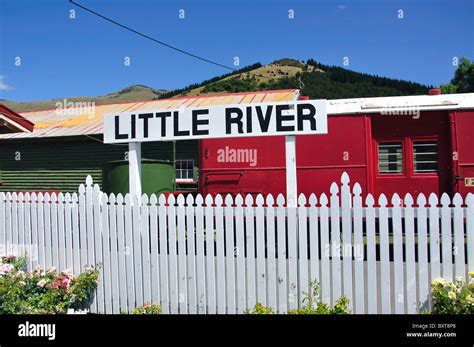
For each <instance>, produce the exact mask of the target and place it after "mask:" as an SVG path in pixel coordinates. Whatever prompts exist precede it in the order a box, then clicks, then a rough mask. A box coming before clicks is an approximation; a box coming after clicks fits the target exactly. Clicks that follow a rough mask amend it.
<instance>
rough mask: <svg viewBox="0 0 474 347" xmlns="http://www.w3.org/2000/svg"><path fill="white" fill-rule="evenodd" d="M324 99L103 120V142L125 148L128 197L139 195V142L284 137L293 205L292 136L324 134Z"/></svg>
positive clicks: (289, 200)
mask: <svg viewBox="0 0 474 347" xmlns="http://www.w3.org/2000/svg"><path fill="white" fill-rule="evenodd" d="M327 132H328V129H327V111H326V100H298V101H288V102H266V103H253V104H235V105H226V106H210V107H197V108H178V109H152V110H140V111H135V112H122V113H117V114H109V115H106V116H105V117H104V143H128V144H129V154H128V157H129V173H130V174H129V181H130V194H136V195H139V196H140V195H141V193H142V190H141V142H151V141H176V140H189V139H213V138H227V137H258V136H285V158H286V185H287V187H286V198H287V205H288V206H293V207H294V206H296V205H297V200H298V197H297V193H298V191H297V180H296V135H314V134H327Z"/></svg>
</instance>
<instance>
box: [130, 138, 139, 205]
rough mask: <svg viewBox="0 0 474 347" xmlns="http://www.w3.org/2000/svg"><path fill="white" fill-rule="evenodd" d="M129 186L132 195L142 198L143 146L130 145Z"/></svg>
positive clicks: (137, 143)
mask: <svg viewBox="0 0 474 347" xmlns="http://www.w3.org/2000/svg"><path fill="white" fill-rule="evenodd" d="M128 184H129V188H130V189H129V191H130V195H132V196H133V195H137V196H138V197H139V198H140V197H141V196H142V144H141V143H140V142H130V143H129V144H128Z"/></svg>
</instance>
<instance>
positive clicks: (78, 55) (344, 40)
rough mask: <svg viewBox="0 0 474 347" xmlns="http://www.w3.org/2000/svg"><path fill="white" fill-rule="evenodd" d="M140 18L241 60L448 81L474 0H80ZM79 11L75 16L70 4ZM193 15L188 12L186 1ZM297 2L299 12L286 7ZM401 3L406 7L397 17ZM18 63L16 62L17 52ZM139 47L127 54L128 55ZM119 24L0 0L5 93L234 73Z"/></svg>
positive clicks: (161, 83)
mask: <svg viewBox="0 0 474 347" xmlns="http://www.w3.org/2000/svg"><path fill="white" fill-rule="evenodd" d="M77 2H78V3H80V4H82V5H84V6H87V7H90V8H91V9H93V10H95V11H97V12H100V13H102V14H104V15H106V16H109V17H111V18H113V19H115V20H117V21H119V22H121V23H123V24H126V25H128V26H131V27H133V28H135V29H136V30H139V31H141V32H143V33H146V34H148V35H150V36H153V37H155V38H157V39H160V40H162V41H165V42H167V43H170V44H172V45H175V46H177V47H179V48H182V49H185V50H188V51H190V52H192V53H195V54H197V55H200V56H203V57H206V58H208V59H212V60H215V61H218V62H220V63H222V64H224V65H229V66H232V65H233V62H234V57H239V59H240V67H243V66H245V65H249V64H253V63H255V62H261V63H263V64H267V63H270V62H272V61H274V60H276V59H279V58H283V57H291V58H296V59H300V60H301V59H304V60H306V59H308V58H314V59H316V60H317V61H319V62H321V63H324V64H329V65H340V66H342V63H343V58H344V57H348V58H349V66H348V67H347V68H349V69H352V70H355V71H360V72H366V73H370V74H377V75H381V76H387V77H392V78H399V79H406V80H412V81H416V82H421V83H425V84H432V85H439V84H440V83H446V82H448V81H449V80H450V79H451V78H452V76H453V73H454V71H455V67H454V66H453V64H452V59H453V57H461V56H467V57H469V58H471V59H473V58H474V38H473V37H474V35H473V33H474V1H472V0H426V1H425V0H407V1H403V0H393V1H390V0H351V1H348V0H346V1H343V0H331V1H329V0H326V1H315V0H312V1H290V0H273V1H270V0H268V1H264V0H252V1H247V0H241V1H232V0H231V1H212V0H207V1H206V0H190V1H185V0H181V1H166V0H160V1H152V0H136V1H132V0H77ZM71 9H74V10H75V11H76V18H75V19H70V18H69V14H70V13H69V11H70V10H71ZM180 9H183V10H184V11H185V18H184V19H180V18H179V10H180ZM290 9H292V10H293V11H294V19H289V18H288V11H289V10H290ZM399 10H403V17H404V18H403V19H399V18H398V14H399V12H398V11H399ZM16 57H20V58H21V66H15V58H16ZM125 57H130V66H125V65H124V58H125ZM227 72H228V70H225V69H223V68H219V67H216V66H213V65H209V64H206V63H203V62H201V61H198V60H194V59H193V58H190V57H188V56H185V55H181V54H179V53H177V52H175V51H172V50H169V49H167V48H165V47H162V46H159V45H157V44H155V43H153V42H150V41H148V40H146V39H144V38H141V37H138V36H136V35H134V34H132V33H130V32H127V31H124V30H123V29H121V28H119V27H116V26H114V25H112V24H110V23H108V22H106V21H104V20H102V19H100V18H97V17H96V16H94V15H92V14H89V13H87V12H84V11H83V10H81V9H79V8H77V7H75V6H73V5H72V4H70V3H69V2H68V1H67V0H42V1H38V0H0V93H1V94H0V98H3V99H9V100H15V101H27V100H46V99H51V98H62V97H72V96H96V95H103V94H106V93H109V92H113V91H117V90H119V89H121V88H124V87H127V86H129V85H132V84H143V85H148V86H151V87H154V88H157V89H174V88H179V87H184V86H186V85H188V84H191V83H195V82H200V81H202V80H204V79H207V78H211V77H214V76H216V75H219V74H224V73H227Z"/></svg>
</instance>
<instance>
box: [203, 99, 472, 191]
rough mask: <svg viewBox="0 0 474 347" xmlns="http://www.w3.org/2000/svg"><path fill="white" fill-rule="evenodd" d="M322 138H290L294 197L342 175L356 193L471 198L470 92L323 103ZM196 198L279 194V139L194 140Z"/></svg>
mask: <svg viewBox="0 0 474 347" xmlns="http://www.w3.org/2000/svg"><path fill="white" fill-rule="evenodd" d="M328 130H329V133H328V134H326V135H301V136H297V140H296V161H297V177H298V192H299V193H304V194H306V195H309V194H311V193H317V194H320V193H323V192H325V193H329V187H330V184H331V183H332V182H335V181H338V180H339V179H340V177H341V174H342V173H343V172H344V171H345V172H347V173H348V174H349V176H350V178H351V181H352V182H356V181H357V182H359V183H360V184H361V185H362V189H363V192H364V193H373V194H375V195H379V194H381V193H385V194H387V195H389V196H391V195H392V194H393V193H395V192H396V193H398V194H405V193H412V194H414V195H417V194H418V193H424V194H430V193H431V192H434V193H437V194H441V193H444V192H446V193H448V194H450V195H452V194H454V193H456V192H459V193H461V194H462V195H466V194H467V193H468V192H473V193H474V94H452V95H426V96H409V97H384V98H364V99H345V100H328ZM199 146H200V148H199V151H200V191H201V192H202V193H204V194H208V193H210V194H216V193H221V194H223V193H224V194H226V193H231V194H249V193H252V194H255V193H262V194H264V195H266V194H269V193H271V194H273V195H277V194H279V193H283V194H285V187H286V184H285V179H286V176H285V140H284V137H280V136H278V137H249V138H229V139H210V140H202V141H200V145H199Z"/></svg>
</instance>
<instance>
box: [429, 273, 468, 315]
mask: <svg viewBox="0 0 474 347" xmlns="http://www.w3.org/2000/svg"><path fill="white" fill-rule="evenodd" d="M469 277H471V279H470V282H469V283H466V281H464V279H463V278H462V277H460V276H456V278H455V280H454V282H451V281H445V280H444V279H443V278H438V279H436V280H434V281H433V283H432V284H431V297H432V300H433V310H432V313H433V314H474V272H469Z"/></svg>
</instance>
